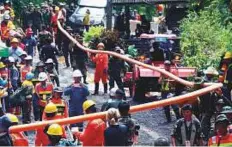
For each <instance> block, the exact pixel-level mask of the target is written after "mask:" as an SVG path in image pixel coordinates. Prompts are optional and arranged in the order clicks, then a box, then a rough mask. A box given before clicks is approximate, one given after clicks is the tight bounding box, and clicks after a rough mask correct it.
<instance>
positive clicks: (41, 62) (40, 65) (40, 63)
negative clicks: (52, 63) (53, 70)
mask: <svg viewBox="0 0 232 147" xmlns="http://www.w3.org/2000/svg"><path fill="white" fill-rule="evenodd" d="M36 66H37V67H42V66H45V64H44V63H43V61H39V62H38V63H37V64H36Z"/></svg>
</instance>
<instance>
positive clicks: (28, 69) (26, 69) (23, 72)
mask: <svg viewBox="0 0 232 147" xmlns="http://www.w3.org/2000/svg"><path fill="white" fill-rule="evenodd" d="M31 62H32V57H31V56H30V55H28V56H27V57H26V58H25V65H23V66H22V67H21V69H20V77H21V82H22V83H23V82H24V81H25V80H26V75H27V73H29V72H32V70H33V67H32V66H31Z"/></svg>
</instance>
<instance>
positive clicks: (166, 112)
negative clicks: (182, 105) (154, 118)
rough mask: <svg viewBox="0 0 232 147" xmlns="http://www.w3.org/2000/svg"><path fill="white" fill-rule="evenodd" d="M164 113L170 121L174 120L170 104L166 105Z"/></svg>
mask: <svg viewBox="0 0 232 147" xmlns="http://www.w3.org/2000/svg"><path fill="white" fill-rule="evenodd" d="M164 113H165V116H166V118H167V122H168V123H170V122H171V121H172V119H171V113H170V107H169V106H165V107H164Z"/></svg>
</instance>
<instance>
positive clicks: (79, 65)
mask: <svg viewBox="0 0 232 147" xmlns="http://www.w3.org/2000/svg"><path fill="white" fill-rule="evenodd" d="M75 38H76V39H77V40H78V42H79V43H80V44H81V45H83V38H80V37H77V36H75ZM71 55H72V58H71V59H72V67H73V70H76V69H79V70H80V71H81V73H82V75H83V81H84V84H88V83H87V81H86V78H87V67H86V62H87V60H88V55H87V53H86V52H85V51H83V50H82V49H80V48H79V47H78V46H77V45H74V47H73V51H72V53H71Z"/></svg>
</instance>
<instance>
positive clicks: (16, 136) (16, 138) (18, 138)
mask: <svg viewBox="0 0 232 147" xmlns="http://www.w3.org/2000/svg"><path fill="white" fill-rule="evenodd" d="M10 136H11V139H12V141H13V145H14V146H29V144H28V140H27V139H26V136H25V135H24V134H22V133H21V132H19V133H12V134H10Z"/></svg>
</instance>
